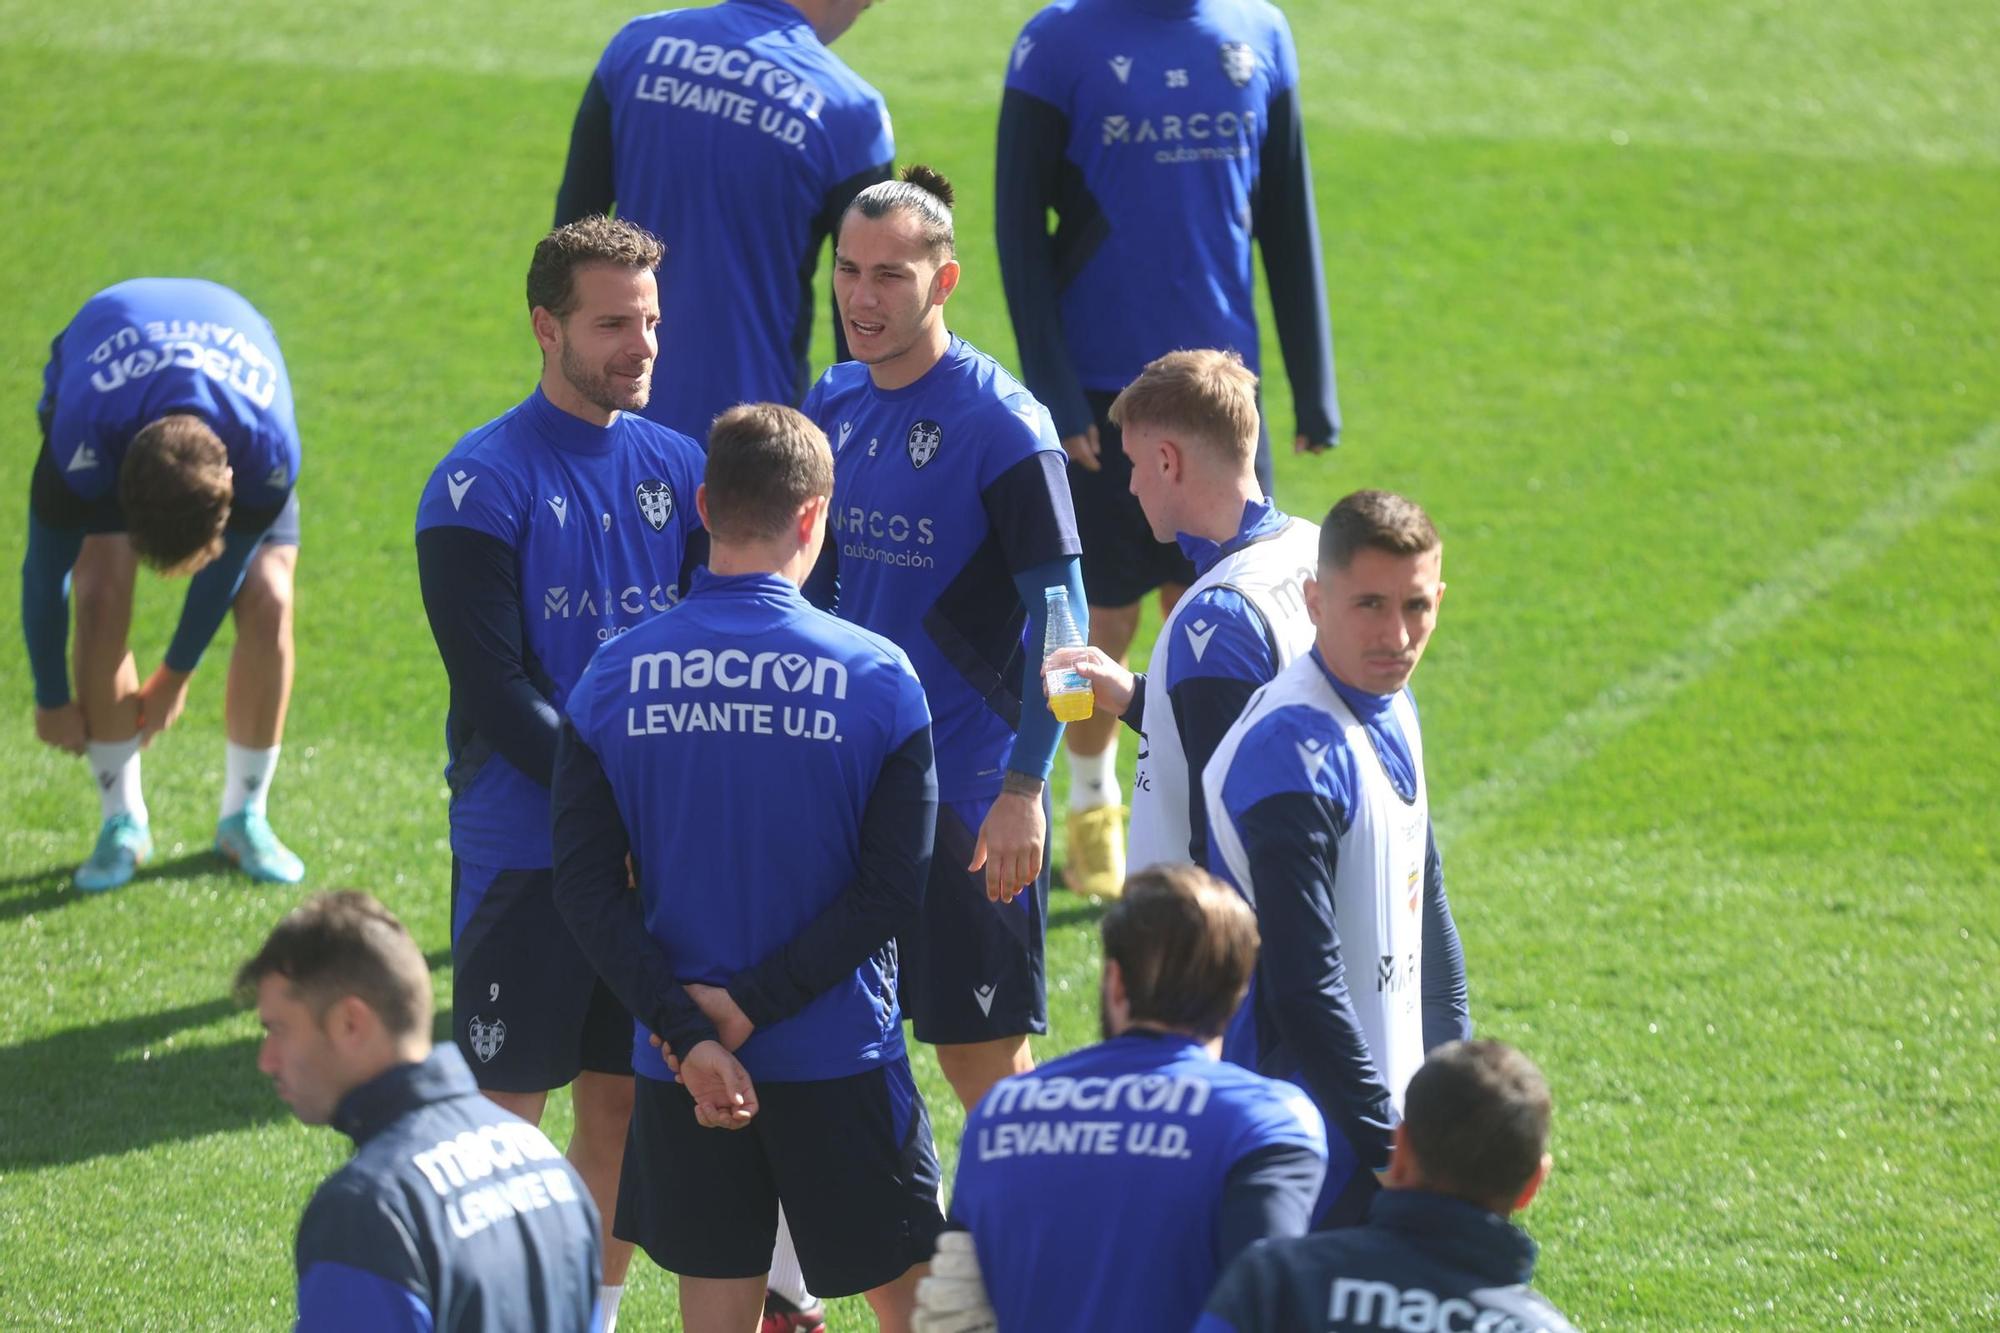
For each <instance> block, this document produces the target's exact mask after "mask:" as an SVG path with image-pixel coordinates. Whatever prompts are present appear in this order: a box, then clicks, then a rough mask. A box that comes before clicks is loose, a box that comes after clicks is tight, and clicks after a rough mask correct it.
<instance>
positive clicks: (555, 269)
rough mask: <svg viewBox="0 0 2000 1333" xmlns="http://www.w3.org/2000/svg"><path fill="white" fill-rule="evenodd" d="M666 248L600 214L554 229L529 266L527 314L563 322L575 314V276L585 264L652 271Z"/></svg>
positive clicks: (647, 234)
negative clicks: (543, 312)
mask: <svg viewBox="0 0 2000 1333" xmlns="http://www.w3.org/2000/svg"><path fill="white" fill-rule="evenodd" d="M666 252H667V249H666V247H665V246H664V245H661V244H660V239H659V237H657V236H655V235H653V233H651V232H649V231H647V230H646V229H645V228H643V227H637V226H634V225H633V224H632V223H630V222H627V221H625V219H623V218H608V217H605V216H604V215H603V214H602V213H597V214H593V215H591V216H590V217H587V218H578V219H577V220H576V221H575V222H571V223H568V224H567V225H565V226H561V227H557V228H556V229H555V230H554V231H552V232H550V233H549V234H548V235H546V236H544V237H542V239H541V243H540V244H539V245H537V246H536V247H535V257H534V259H533V260H531V261H530V262H529V264H528V309H529V310H531V311H532V310H537V309H540V310H546V311H548V312H549V313H550V314H551V315H554V316H555V317H556V318H557V319H567V318H568V317H569V312H570V311H572V310H574V309H576V271H577V270H578V269H580V268H583V267H585V266H586V265H589V264H616V265H617V266H618V267H620V268H642V269H647V270H649V271H650V270H652V269H656V268H658V267H659V266H660V259H661V257H662V256H663V255H665V254H666Z"/></svg>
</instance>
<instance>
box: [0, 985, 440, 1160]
mask: <svg viewBox="0 0 2000 1333" xmlns="http://www.w3.org/2000/svg"><path fill="white" fill-rule="evenodd" d="M450 957H451V955H450V951H449V950H444V949H439V950H435V951H433V952H432V953H430V954H427V955H425V958H424V961H425V963H426V964H428V965H429V967H430V968H431V969H432V970H433V971H435V970H437V969H438V968H439V967H442V966H444V965H445V964H446V963H447V962H449V961H450ZM236 1012H238V1010H237V1006H236V1004H235V1002H234V1001H233V1000H231V999H229V998H228V997H226V996H225V997H219V998H217V999H213V1000H204V1001H202V1002H200V1003H198V1004H189V1005H182V1006H181V1007H179V1008H177V1009H166V1010H162V1011H161V1012H159V1013H155V1014H141V1015H137V1016H135V1017H132V1018H121V1019H114V1020H112V1021H111V1022H108V1023H98V1024H96V1025H94V1026H91V1027H79V1028H66V1029H64V1030H63V1031H61V1032H53V1033H50V1034H49V1035H48V1036H46V1037H37V1038H35V1039H34V1040H32V1041H25V1042H21V1043H19V1044H18V1045H13V1046H5V1047H0V1172H4V1171H7V1170H33V1169H35V1168H38V1167H48V1166H64V1165H68V1164H71V1163H75V1162H84V1161H89V1160H90V1159H91V1158H94V1157H103V1156H107V1155H109V1154H112V1153H122V1152H132V1151H135V1150H143V1149H146V1148H151V1147H153V1146H155V1145H157V1144H161V1143H172V1142H179V1141H180V1140H183V1139H193V1138H199V1137H201V1136H202V1135H204V1134H213V1133H216V1132H218V1131H224V1130H237V1129H248V1128H251V1127H254V1126H257V1125H266V1124H271V1123H274V1122H277V1121H282V1120H286V1119H289V1118H290V1116H291V1114H292V1112H291V1108H289V1107H287V1106H286V1105H285V1104H284V1103H283V1102H281V1101H279V1100H278V1097H277V1094H276V1093H274V1092H273V1091H272V1090H271V1081H270V1080H269V1079H268V1078H266V1077H265V1076H264V1075H263V1074H261V1073H259V1072H258V1071H257V1046H258V1042H259V1040H260V1039H259V1038H257V1037H254V1036H253V1037H244V1038H239V1039H237V1040H234V1041H225V1042H214V1041H203V1042H202V1043H201V1044H199V1045H192V1046H185V1047H181V1048H178V1049H176V1048H170V1047H168V1046H167V1044H166V1043H167V1041H168V1039H169V1038H171V1037H173V1036H174V1035H175V1034H177V1033H181V1032H185V1031H188V1030H189V1029H193V1028H202V1027H207V1026H208V1025H210V1024H212V1023H215V1022H217V1021H219V1020H221V1019H223V1018H226V1017H227V1016H229V1015H230V1014H232V1013H236ZM439 1019H440V1025H439V1032H440V1037H441V1039H442V1040H444V1041H449V1040H450V1039H451V1029H450V1026H449V1024H450V1019H449V1017H448V1016H447V1015H443V1014H440V1015H439Z"/></svg>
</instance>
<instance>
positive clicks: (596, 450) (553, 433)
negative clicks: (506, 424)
mask: <svg viewBox="0 0 2000 1333" xmlns="http://www.w3.org/2000/svg"><path fill="white" fill-rule="evenodd" d="M521 406H522V408H524V409H525V410H526V412H527V416H528V420H530V421H532V422H533V423H534V425H535V432H536V433H537V434H538V435H540V436H541V437H542V438H543V439H544V440H546V441H548V443H549V445H550V446H551V447H553V448H556V449H560V450H562V451H563V452H564V453H568V454H607V453H610V452H611V450H612V449H613V448H615V447H616V446H617V444H618V432H619V428H620V427H621V426H622V425H623V424H624V418H625V414H624V413H622V412H619V413H614V414H613V415H612V418H611V424H610V425H608V426H593V425H591V424H590V423H589V422H588V421H585V420H584V419H583V418H582V417H578V416H571V415H570V414H569V413H568V412H565V411H563V410H562V409H561V408H560V407H557V406H556V405H555V404H554V403H552V402H550V401H549V399H548V395H547V394H544V393H543V392H542V386H541V385H539V384H537V385H536V386H535V391H534V392H533V393H531V394H529V395H528V401H527V402H525V403H523V404H521Z"/></svg>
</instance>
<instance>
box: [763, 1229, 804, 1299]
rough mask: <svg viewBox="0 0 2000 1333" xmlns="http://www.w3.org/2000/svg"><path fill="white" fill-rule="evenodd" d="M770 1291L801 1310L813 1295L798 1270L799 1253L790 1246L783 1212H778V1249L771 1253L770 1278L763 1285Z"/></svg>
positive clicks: (790, 1240) (795, 1248) (789, 1235)
mask: <svg viewBox="0 0 2000 1333" xmlns="http://www.w3.org/2000/svg"><path fill="white" fill-rule="evenodd" d="M764 1285H765V1286H767V1287H769V1288H770V1289H771V1290H772V1291H775V1292H777V1293H778V1294H779V1295H780V1296H783V1297H784V1298H785V1299H786V1300H788V1301H790V1302H791V1303H792V1304H793V1305H796V1306H797V1307H798V1308H799V1309H801V1310H803V1309H805V1308H806V1307H807V1306H809V1305H811V1304H812V1303H813V1294H812V1293H811V1292H810V1291H808V1290H806V1275H805V1274H804V1273H803V1272H802V1271H800V1269H799V1252H798V1249H797V1247H795V1246H794V1245H793V1244H792V1224H791V1223H789V1222H787V1221H786V1220H785V1210H784V1209H782V1208H780V1209H779V1210H778V1247H777V1248H776V1249H775V1250H773V1251H772V1252H771V1276H770V1278H769V1279H768V1280H766V1282H765V1283H764Z"/></svg>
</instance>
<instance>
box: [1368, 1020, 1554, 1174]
mask: <svg viewBox="0 0 2000 1333" xmlns="http://www.w3.org/2000/svg"><path fill="white" fill-rule="evenodd" d="M1551 1109H1552V1108H1551V1101H1550V1097H1549V1085H1548V1080H1546V1079H1545V1078H1543V1077H1542V1071H1541V1070H1539V1069H1537V1068H1536V1067H1535V1062H1534V1061H1532V1060H1530V1059H1529V1058H1528V1057H1527V1056H1525V1055H1523V1054H1521V1052H1519V1051H1517V1050H1515V1049H1514V1048H1513V1047H1512V1046H1509V1045H1507V1044H1506V1043H1504V1042H1498V1041H1454V1042H1448V1043H1446V1044H1445V1045H1443V1046H1440V1047H1438V1048H1437V1049H1436V1050H1434V1051H1432V1052H1431V1053H1430V1057H1429V1058H1428V1059H1427V1060H1425V1061H1424V1064H1423V1067H1422V1068H1420V1069H1418V1070H1417V1072H1416V1074H1415V1075H1413V1076H1412V1077H1411V1079H1410V1084H1409V1087H1408V1088H1407V1089H1405V1091H1404V1093H1403V1129H1404V1132H1405V1133H1407V1134H1408V1135H1409V1145H1410V1150H1411V1151H1412V1152H1414V1153H1415V1154H1416V1158H1417V1170H1418V1173H1419V1174H1420V1175H1421V1176H1422V1178H1423V1183H1424V1185H1425V1186H1426V1187H1428V1188H1430V1189H1433V1190H1436V1191H1438V1192H1440V1193H1443V1194H1451V1195H1455V1196H1457V1197H1458V1198H1461V1199H1465V1200H1467V1201H1468V1202H1471V1203H1477V1204H1480V1205H1482V1206H1484V1207H1486V1208H1490V1209H1491V1210H1493V1211H1494V1212H1497V1213H1506V1212H1511V1211H1512V1210H1513V1207H1514V1201H1515V1200H1516V1199H1517V1198H1519V1197H1520V1194H1521V1191H1522V1189H1523V1188H1525V1187H1526V1186H1527V1184H1528V1182H1529V1181H1530V1180H1532V1179H1533V1178H1534V1175H1535V1172H1536V1171H1538V1170H1539V1169H1540V1168H1541V1164H1542V1154H1543V1153H1545V1152H1547V1151H1548V1146H1549V1118H1550V1114H1551Z"/></svg>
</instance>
